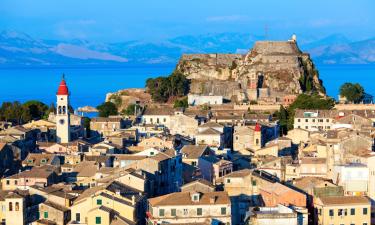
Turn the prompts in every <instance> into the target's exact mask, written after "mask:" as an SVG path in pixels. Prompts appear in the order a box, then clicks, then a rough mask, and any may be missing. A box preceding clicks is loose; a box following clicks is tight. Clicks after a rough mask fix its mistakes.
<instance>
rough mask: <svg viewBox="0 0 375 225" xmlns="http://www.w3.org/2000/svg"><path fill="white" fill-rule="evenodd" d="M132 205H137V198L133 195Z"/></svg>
mask: <svg viewBox="0 0 375 225" xmlns="http://www.w3.org/2000/svg"><path fill="white" fill-rule="evenodd" d="M132 205H135V196H134V195H132Z"/></svg>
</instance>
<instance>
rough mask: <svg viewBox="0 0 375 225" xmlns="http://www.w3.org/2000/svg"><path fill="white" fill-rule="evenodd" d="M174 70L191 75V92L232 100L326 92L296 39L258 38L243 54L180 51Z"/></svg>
mask: <svg viewBox="0 0 375 225" xmlns="http://www.w3.org/2000/svg"><path fill="white" fill-rule="evenodd" d="M176 70H178V71H180V72H182V73H183V74H185V75H186V76H187V77H188V78H189V79H191V87H190V92H191V93H194V94H202V95H210V94H211V95H223V96H225V98H227V99H231V100H235V101H246V100H258V99H259V98H273V99H277V98H280V97H283V96H286V95H297V94H299V93H304V92H317V93H319V94H322V95H324V94H325V89H324V87H323V84H322V82H321V81H320V80H319V74H318V72H317V71H316V69H315V67H314V64H313V62H312V60H311V58H310V56H309V54H307V53H303V52H301V51H300V50H299V48H298V46H297V43H296V41H295V40H290V41H259V42H256V43H255V45H254V47H253V48H252V49H251V50H250V51H249V52H248V53H247V54H246V55H240V54H189V55H183V56H182V57H181V59H180V61H179V63H178V65H177V67H176ZM264 93H266V94H264ZM274 101H276V100H274Z"/></svg>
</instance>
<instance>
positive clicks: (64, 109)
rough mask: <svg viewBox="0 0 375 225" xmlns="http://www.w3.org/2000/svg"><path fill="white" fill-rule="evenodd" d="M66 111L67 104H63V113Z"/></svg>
mask: <svg viewBox="0 0 375 225" xmlns="http://www.w3.org/2000/svg"><path fill="white" fill-rule="evenodd" d="M65 113H66V108H65V105H64V106H63V114H65Z"/></svg>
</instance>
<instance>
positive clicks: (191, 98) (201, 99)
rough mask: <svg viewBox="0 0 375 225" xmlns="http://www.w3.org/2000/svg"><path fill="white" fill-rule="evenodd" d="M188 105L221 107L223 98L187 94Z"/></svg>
mask: <svg viewBox="0 0 375 225" xmlns="http://www.w3.org/2000/svg"><path fill="white" fill-rule="evenodd" d="M188 103H189V105H205V104H207V105H222V104H223V96H217V95H195V94H188Z"/></svg>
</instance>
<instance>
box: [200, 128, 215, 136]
mask: <svg viewBox="0 0 375 225" xmlns="http://www.w3.org/2000/svg"><path fill="white" fill-rule="evenodd" d="M220 134H221V132H220V131H217V130H215V129H213V128H208V129H205V130H203V131H202V132H199V133H198V134H197V135H220Z"/></svg>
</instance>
